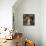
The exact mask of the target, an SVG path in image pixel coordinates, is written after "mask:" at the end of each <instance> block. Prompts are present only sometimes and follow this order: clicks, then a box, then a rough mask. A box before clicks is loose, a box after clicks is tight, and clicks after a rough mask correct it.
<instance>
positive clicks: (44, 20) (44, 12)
mask: <svg viewBox="0 0 46 46" xmlns="http://www.w3.org/2000/svg"><path fill="white" fill-rule="evenodd" d="M40 25H41V41H42V46H46V0H42V1H41V24H40Z"/></svg>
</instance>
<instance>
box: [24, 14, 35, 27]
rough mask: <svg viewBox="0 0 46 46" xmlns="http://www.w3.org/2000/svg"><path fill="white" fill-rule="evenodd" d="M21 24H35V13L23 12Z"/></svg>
mask: <svg viewBox="0 0 46 46" xmlns="http://www.w3.org/2000/svg"><path fill="white" fill-rule="evenodd" d="M23 25H25V26H32V25H35V14H23Z"/></svg>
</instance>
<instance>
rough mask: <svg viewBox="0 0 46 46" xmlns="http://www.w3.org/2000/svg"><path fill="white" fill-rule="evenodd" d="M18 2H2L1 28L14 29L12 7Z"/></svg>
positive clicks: (0, 2) (0, 13) (13, 0)
mask: <svg viewBox="0 0 46 46" xmlns="http://www.w3.org/2000/svg"><path fill="white" fill-rule="evenodd" d="M15 2H16V0H0V27H7V28H9V29H11V28H12V6H13V4H14V3H15Z"/></svg>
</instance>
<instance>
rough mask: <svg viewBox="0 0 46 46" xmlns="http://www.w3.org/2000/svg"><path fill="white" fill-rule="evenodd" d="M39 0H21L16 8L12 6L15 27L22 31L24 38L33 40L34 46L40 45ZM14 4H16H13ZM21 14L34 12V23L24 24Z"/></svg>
mask: <svg viewBox="0 0 46 46" xmlns="http://www.w3.org/2000/svg"><path fill="white" fill-rule="evenodd" d="M40 3H41V1H40V0H23V2H21V3H20V5H18V6H17V7H16V8H15V7H13V13H14V19H15V22H14V24H15V29H17V30H18V32H22V33H23V37H24V38H25V39H26V38H27V39H32V40H34V41H35V44H36V46H41V34H40V32H41V31H40V20H41V19H40V17H41V4H40ZM14 6H16V5H14ZM23 14H35V25H34V26H24V25H23Z"/></svg>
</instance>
